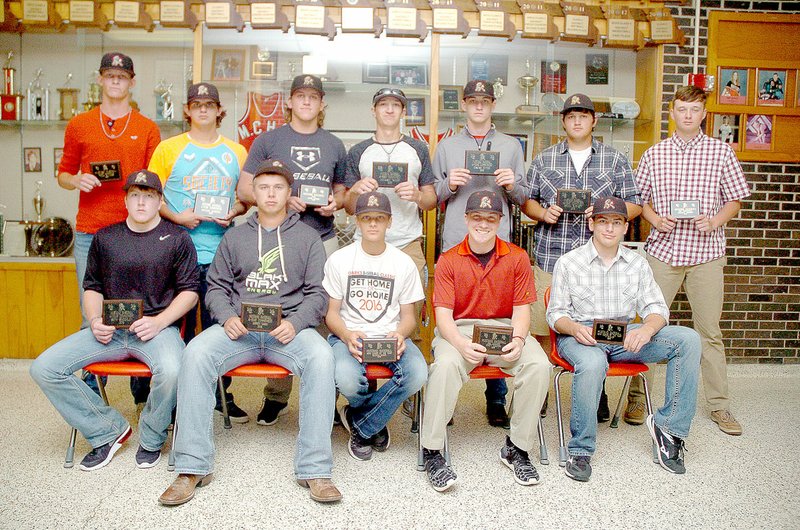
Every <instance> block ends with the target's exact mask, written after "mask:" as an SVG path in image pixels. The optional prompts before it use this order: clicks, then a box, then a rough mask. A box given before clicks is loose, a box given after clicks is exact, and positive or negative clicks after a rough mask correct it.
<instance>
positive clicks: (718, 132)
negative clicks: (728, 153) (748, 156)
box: [708, 114, 741, 151]
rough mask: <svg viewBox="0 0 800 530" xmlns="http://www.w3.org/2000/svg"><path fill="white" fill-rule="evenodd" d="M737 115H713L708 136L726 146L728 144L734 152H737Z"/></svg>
mask: <svg viewBox="0 0 800 530" xmlns="http://www.w3.org/2000/svg"><path fill="white" fill-rule="evenodd" d="M740 119H741V116H740V115H738V114H714V116H713V119H712V120H708V121H709V122H710V123H711V130H710V131H708V135H709V136H712V137H714V138H717V139H719V140H722V141H723V142H725V143H726V144H729V145H730V146H731V148H732V149H733V150H734V151H738V150H739V120H740Z"/></svg>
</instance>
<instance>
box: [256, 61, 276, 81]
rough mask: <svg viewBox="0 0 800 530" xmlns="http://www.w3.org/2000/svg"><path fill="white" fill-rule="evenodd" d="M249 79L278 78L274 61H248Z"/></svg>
mask: <svg viewBox="0 0 800 530" xmlns="http://www.w3.org/2000/svg"><path fill="white" fill-rule="evenodd" d="M250 79H264V80H267V81H274V80H275V79H278V65H277V63H276V62H275V61H252V62H251V63H250Z"/></svg>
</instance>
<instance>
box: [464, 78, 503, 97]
mask: <svg viewBox="0 0 800 530" xmlns="http://www.w3.org/2000/svg"><path fill="white" fill-rule="evenodd" d="M475 96H486V97H489V98H492V101H494V99H495V97H494V85H493V84H491V83H490V82H489V81H486V80H484V79H473V80H472V81H470V82H469V83H467V84H466V86H464V99H467V98H469V97H475Z"/></svg>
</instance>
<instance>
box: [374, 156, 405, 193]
mask: <svg viewBox="0 0 800 530" xmlns="http://www.w3.org/2000/svg"><path fill="white" fill-rule="evenodd" d="M372 178H374V179H375V180H376V181H378V186H380V187H381V188H394V187H395V186H397V185H398V184H400V183H401V182H405V181H407V180H408V164H407V163H405V162H373V163H372Z"/></svg>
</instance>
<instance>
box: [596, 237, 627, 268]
mask: <svg viewBox="0 0 800 530" xmlns="http://www.w3.org/2000/svg"><path fill="white" fill-rule="evenodd" d="M584 246H585V247H586V258H587V260H588V262H589V263H590V264H591V263H592V262H594V260H598V263H600V264H601V265H602V264H603V260H602V258H600V254H598V253H597V249H596V248H595V246H594V236H593V237H591V238H589V241H587V242H586V245H584ZM628 251H629V249H627V248H625V247H624V246H623V244H622V242H620V244H619V246H618V247H617V255H616V256H614V259H613V260H612V261H611V265H614V264H615V263H616V262H617V261H619V260H622V261H624V262H626V263H628V262H630V259H631V254H629V252H628Z"/></svg>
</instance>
